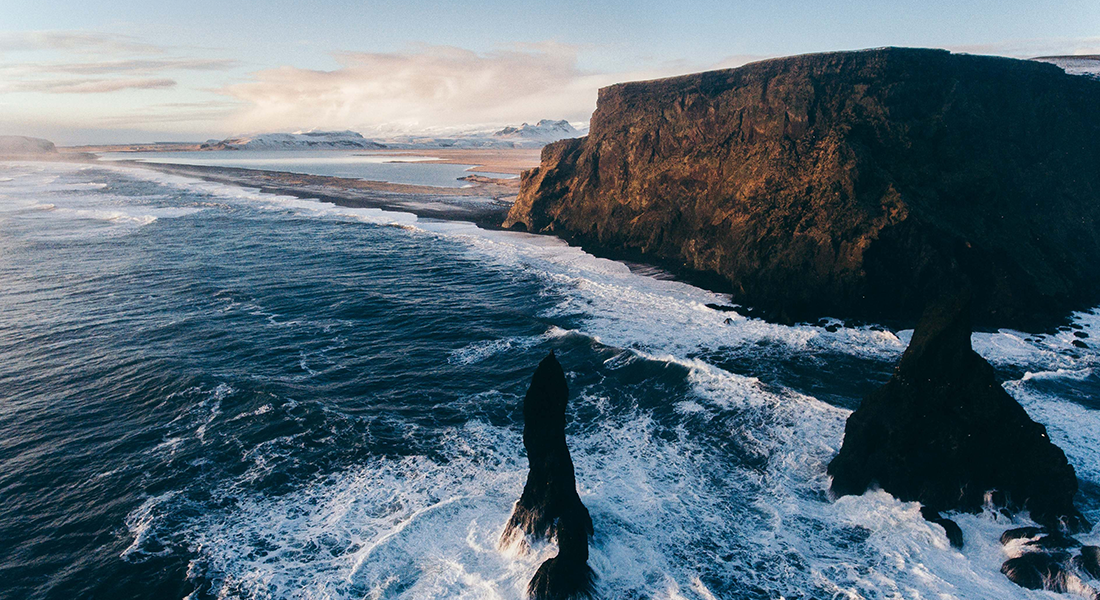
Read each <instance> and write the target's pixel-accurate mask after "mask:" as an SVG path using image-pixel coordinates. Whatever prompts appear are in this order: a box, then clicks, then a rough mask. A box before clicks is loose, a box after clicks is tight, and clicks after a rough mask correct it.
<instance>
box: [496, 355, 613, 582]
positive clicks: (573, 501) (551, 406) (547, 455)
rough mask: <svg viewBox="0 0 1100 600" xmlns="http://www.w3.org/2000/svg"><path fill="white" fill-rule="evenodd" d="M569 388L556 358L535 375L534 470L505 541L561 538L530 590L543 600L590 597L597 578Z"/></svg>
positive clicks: (530, 456) (528, 432)
mask: <svg viewBox="0 0 1100 600" xmlns="http://www.w3.org/2000/svg"><path fill="white" fill-rule="evenodd" d="M568 401H569V388H568V386H567V384H566V382H565V372H564V371H562V368H561V364H559V363H558V360H557V358H556V357H555V356H554V353H553V352H551V353H550V355H549V356H547V357H546V358H544V359H543V360H542V362H540V363H539V366H538V368H537V369H535V375H534V376H533V377H532V378H531V386H530V387H529V388H528V389H527V395H526V396H525V397H524V399H523V446H524V448H526V449H527V460H528V462H529V463H530V466H531V470H530V472H529V473H528V474H527V484H526V485H524V487H523V494H522V495H521V496H520V499H519V501H518V502H516V506H515V508H514V509H513V510H512V517H511V518H510V519H509V520H508V524H507V525H506V526H505V528H504V533H503V534H502V535H501V545H504V546H507V545H510V544H512V543H513V542H514V541H516V540H517V539H519V538H522V537H523V536H524V534H526V535H530V536H532V537H535V538H538V539H549V538H555V537H556V538H557V542H558V555H557V556H555V557H554V558H551V559H549V560H547V561H546V562H544V563H543V564H542V565H541V566H540V567H539V569H538V571H537V572H536V573H535V576H534V577H533V578H532V579H531V582H530V584H529V585H528V589H527V591H528V594H529V595H530V596H531V597H533V598H537V599H541V598H546V599H565V598H582V597H590V596H592V595H593V593H594V590H595V575H594V573H593V572H592V569H591V568H589V566H588V536H590V535H592V517H591V516H589V514H588V509H587V508H585V506H584V504H583V503H582V502H581V499H580V496H578V495H577V481H576V478H575V476H574V474H573V459H572V458H571V457H570V456H569V448H568V446H566V443H565V407H566V404H567V403H568Z"/></svg>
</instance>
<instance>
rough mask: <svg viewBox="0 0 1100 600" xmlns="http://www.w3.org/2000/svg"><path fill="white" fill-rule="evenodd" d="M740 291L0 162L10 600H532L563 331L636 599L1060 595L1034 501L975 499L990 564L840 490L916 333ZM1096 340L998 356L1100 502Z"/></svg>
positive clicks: (574, 444)
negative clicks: (870, 402) (517, 504)
mask: <svg viewBox="0 0 1100 600" xmlns="http://www.w3.org/2000/svg"><path fill="white" fill-rule="evenodd" d="M726 301H727V298H724V297H722V296H720V295H717V294H712V293H710V292H706V291H703V290H700V289H698V288H694V287H691V286H689V285H686V284H682V283H678V282H674V281H668V280H665V279H661V278H656V277H650V276H643V275H639V274H637V273H634V272H631V271H630V269H628V268H627V267H626V266H624V265H622V264H620V263H616V262H612V261H608V260H602V259H596V258H593V257H591V256H589V255H587V254H585V253H583V252H581V251H580V250H578V249H576V248H570V247H567V246H565V245H564V244H562V243H561V242H559V241H557V240H555V239H552V238H548V237H540V236H531V235H525V234H518V233H510V232H489V231H484V230H480V229H477V228H476V227H474V226H472V225H469V224H464V223H453V222H451V223H447V222H438V221H426V220H418V219H416V217H414V216H412V215H407V214H399V213H385V212H383V211H379V210H369V209H345V208H340V207H335V206H332V205H328V204H322V203H318V202H312V201H308V200H299V199H293V198H287V197H280V196H273V195H267V194H260V193H258V192H255V191H251V190H246V189H242V188H235V187H231V186H223V185H219V184H211V183H203V182H197V181H193V180H189V179H184V178H178V177H171V176H164V175H160V174H155V173H149V172H143V171H141V170H125V169H116V168H109V167H98V166H97V167H78V166H72V165H63V164H34V163H0V308H2V310H0V539H3V540H5V543H4V544H2V545H0V597H3V598H76V597H103V598H149V597H158V598H160V597H164V598H172V597H180V598H182V597H190V598H194V599H199V598H219V597H220V598H364V597H366V598H519V597H521V596H522V592H523V588H524V586H525V585H526V582H527V580H528V579H529V578H530V576H531V575H532V574H533V573H534V570H535V569H536V568H537V566H538V564H539V563H540V562H541V561H542V560H544V559H545V558H546V557H548V556H551V555H553V553H554V552H555V550H554V549H553V547H552V546H549V545H537V546H536V547H535V548H533V549H532V551H531V552H530V553H528V554H526V555H516V554H514V553H511V552H501V551H499V550H498V549H497V548H496V540H497V537H498V536H499V534H500V531H501V529H502V527H503V525H504V522H505V521H506V520H507V517H508V514H509V511H510V509H511V504H512V502H513V501H514V500H515V499H516V498H517V497H518V496H519V493H520V490H521V489H522V485H523V480H524V477H525V475H526V473H525V466H526V464H525V462H526V461H525V458H524V455H523V452H522V442H521V439H520V433H521V428H522V423H521V413H520V402H521V398H522V394H523V393H524V391H525V389H526V384H527V382H528V380H529V378H530V375H531V373H532V372H533V369H534V367H535V365H536V364H537V363H538V361H539V360H540V359H541V358H542V356H544V355H545V353H546V352H548V351H549V350H554V351H555V352H556V353H557V354H558V356H559V358H560V360H561V362H562V364H563V366H564V367H565V369H566V371H567V375H568V377H569V380H570V388H571V391H572V398H571V405H570V423H569V425H568V429H567V434H568V437H569V443H570V446H571V448H572V452H573V458H574V462H575V463H576V467H577V479H578V484H579V486H580V493H581V498H582V499H583V500H584V502H585V503H586V504H587V506H588V507H589V509H590V511H591V513H592V517H593V520H594V522H595V526H596V536H595V538H594V540H593V548H592V554H591V561H590V564H591V565H592V566H593V568H594V569H595V570H596V572H597V573H598V575H599V577H600V583H599V585H600V589H601V592H602V594H603V596H604V597H607V598H670V599H671V598H701V599H707V598H986V597H998V598H1050V597H1054V596H1051V595H1049V594H1046V593H1043V592H1029V591H1027V590H1023V589H1020V588H1017V587H1016V586H1014V585H1013V584H1011V583H1009V582H1008V581H1007V580H1006V579H1005V578H1004V577H1003V576H1002V575H1001V574H1000V573H999V571H998V569H999V566H1000V563H1001V562H1002V561H1003V560H1004V554H1003V551H1002V550H1001V548H1000V546H999V544H998V543H997V541H996V540H997V537H998V536H999V535H1000V533H1001V531H1003V530H1004V529H1005V528H1007V527H1009V526H1011V524H1012V523H1011V522H1009V521H1007V520H1005V519H1004V518H1003V517H1002V518H999V519H998V518H996V517H994V516H993V515H991V514H984V515H960V516H957V519H958V521H959V524H960V525H961V526H962V528H963V530H964V532H965V534H966V536H967V547H966V548H965V549H964V550H963V551H961V552H960V551H957V550H955V549H953V548H951V547H950V546H949V545H948V543H947V540H946V537H945V536H944V534H943V532H942V530H941V529H939V528H938V527H937V526H933V525H929V524H928V523H926V522H925V521H923V520H922V519H921V518H920V516H919V513H918V508H919V507H918V506H917V505H916V504H906V503H901V502H898V501H896V500H894V499H893V498H892V497H890V496H889V495H888V494H885V493H882V492H872V493H868V494H866V495H864V496H861V497H848V498H843V499H841V500H839V501H833V500H831V499H830V498H829V497H828V494H827V492H826V490H827V487H828V481H827V478H826V476H825V473H824V470H825V465H826V464H827V462H828V461H829V459H830V458H831V457H832V456H833V455H834V454H835V452H836V451H837V449H838V448H839V445H840V441H841V437H842V434H843V425H844V420H845V418H846V417H847V415H848V414H849V411H850V410H851V409H852V408H854V407H855V406H857V405H858V403H859V398H860V397H861V396H862V395H863V394H865V393H867V392H868V391H869V390H871V389H873V388H874V387H875V386H877V385H879V384H880V383H881V382H883V381H885V379H886V378H887V377H889V373H890V370H891V369H892V365H893V362H894V361H896V360H897V358H898V357H899V356H900V353H901V352H902V351H903V350H904V347H905V343H906V342H907V341H908V338H909V335H910V334H911V332H889V331H875V330H872V329H870V328H861V329H846V328H843V327H842V328H840V329H839V330H838V331H836V332H832V333H830V332H828V331H826V330H825V329H824V328H822V327H811V326H796V327H785V326H780V325H773V324H768V323H764V322H761V321H756V320H746V319H743V318H740V317H737V316H733V321H732V322H731V323H730V324H725V323H724V321H725V319H726V318H727V317H731V315H732V313H721V312H717V311H714V310H711V309H709V308H706V306H705V304H707V303H715V302H717V303H724V302H726ZM1098 314H1100V313H1089V314H1081V315H1078V318H1077V321H1078V322H1079V323H1080V324H1081V326H1082V327H1083V328H1084V329H1083V331H1085V332H1087V333H1088V334H1090V335H1091V336H1092V337H1093V338H1095V337H1096V336H1097V335H1100V316H1098ZM1073 339H1075V338H1074V337H1073V336H1072V335H1071V334H1070V333H1069V332H1065V333H1059V334H1056V335H1044V336H1029V335H1025V334H1020V333H1017V332H1011V331H1004V332H1000V333H996V334H978V335H975V336H974V343H975V348H976V349H977V350H978V351H979V352H980V353H981V354H982V355H983V356H985V357H986V358H988V359H989V360H990V361H991V362H993V364H994V365H995V366H996V367H997V369H998V371H999V373H1000V374H1001V375H1002V377H1004V378H1005V379H1006V380H1007V382H1006V387H1007V389H1008V390H1009V391H1010V392H1011V393H1012V394H1013V395H1014V396H1015V397H1016V398H1018V399H1019V400H1020V401H1021V403H1022V404H1023V405H1024V407H1025V408H1026V409H1027V410H1028V411H1029V413H1030V414H1031V415H1032V416H1033V417H1034V418H1036V419H1037V420H1039V421H1040V422H1043V423H1045V424H1046V425H1047V426H1048V428H1049V429H1050V433H1051V436H1052V438H1053V439H1054V440H1055V442H1056V443H1058V444H1059V445H1060V446H1061V447H1062V448H1063V449H1064V450H1065V451H1066V454H1067V455H1068V456H1069V458H1070V460H1071V462H1072V463H1073V464H1074V465H1075V466H1076V467H1077V471H1078V474H1079V477H1080V479H1081V483H1082V494H1081V497H1080V501H1081V505H1082V507H1083V508H1084V511H1085V513H1086V515H1087V516H1088V517H1089V518H1090V519H1091V520H1092V521H1093V522H1096V521H1097V520H1100V451H1098V450H1097V448H1100V418H1098V416H1100V413H1098V409H1100V405H1098V404H1097V401H1096V398H1097V397H1098V396H1097V390H1098V389H1100V379H1098V378H1097V375H1096V363H1097V354H1096V353H1095V352H1094V351H1092V350H1088V349H1086V350H1082V349H1078V348H1074V347H1073V346H1072V340H1073ZM1018 522H1019V523H1024V522H1026V519H1023V518H1021V519H1019V520H1018ZM1081 537H1082V539H1083V540H1085V541H1090V540H1091V541H1092V542H1093V543H1095V542H1096V541H1097V540H1098V538H1100V536H1098V535H1097V534H1096V533H1091V534H1088V535H1085V536H1081ZM1094 585H1095V582H1094Z"/></svg>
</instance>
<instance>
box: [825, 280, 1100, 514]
mask: <svg viewBox="0 0 1100 600" xmlns="http://www.w3.org/2000/svg"><path fill="white" fill-rule="evenodd" d="M970 334H971V332H970V325H969V300H968V298H967V296H965V295H962V296H958V297H954V298H950V299H948V300H943V301H940V302H937V303H934V304H933V305H931V306H930V307H929V309H928V310H927V311H926V312H925V315H924V317H923V318H922V319H921V321H920V323H919V324H918V325H917V328H916V331H915V332H914V333H913V339H912V341H911V342H910V344H909V347H908V348H907V349H906V351H905V354H904V355H902V358H901V361H900V362H899V363H898V365H897V367H896V368H895V371H894V375H893V377H891V379H890V380H889V381H888V382H887V383H886V385H884V386H883V387H881V388H879V389H878V390H876V391H875V392H873V393H872V394H871V395H869V396H868V397H867V398H865V399H864V400H863V403H862V404H861V405H860V407H859V408H858V409H857V410H856V411H855V412H853V413H852V415H851V416H850V417H848V423H847V426H846V427H845V430H844V443H843V446H842V447H841V449H840V453H839V454H838V455H837V456H836V458H834V459H833V461H832V462H831V463H830V464H829V468H828V472H829V474H830V475H832V477H833V481H832V490H833V492H834V493H835V494H836V495H838V496H842V495H846V494H861V493H863V492H864V491H865V490H867V489H868V488H869V487H871V486H872V485H874V484H878V485H879V486H881V487H882V489H884V490H886V491H887V492H890V493H891V494H893V495H894V496H896V497H897V498H899V499H901V500H905V501H917V502H921V503H922V504H923V505H924V506H925V507H926V509H928V510H929V511H935V512H939V511H945V510H958V511H967V512H977V511H980V510H981V509H982V508H983V507H984V506H985V505H986V504H987V502H993V503H994V504H996V505H1000V506H1001V507H1003V508H1004V509H1006V510H1007V511H1019V510H1024V509H1026V510H1029V511H1030V513H1031V517H1032V518H1033V519H1034V520H1035V521H1037V522H1039V523H1042V524H1044V525H1047V526H1048V527H1050V528H1052V529H1053V530H1062V529H1066V530H1069V531H1079V530H1082V529H1084V528H1087V527H1088V523H1087V522H1086V521H1085V520H1084V518H1083V517H1082V516H1081V514H1080V513H1079V512H1078V511H1077V509H1076V508H1075V507H1074V504H1073V500H1074V495H1075V494H1076V493H1077V477H1076V473H1075V472H1074V469H1073V467H1072V466H1071V465H1070V464H1069V462H1068V461H1067V460H1066V456H1065V454H1064V453H1063V452H1062V450H1061V449H1059V448H1058V447H1057V446H1055V445H1054V443H1052V442H1051V440H1050V437H1049V436H1048V435H1047V432H1046V428H1045V427H1043V426H1042V425H1040V424H1038V423H1036V422H1035V421H1032V420H1031V418H1030V417H1029V416H1028V415H1027V412H1025V411H1024V409H1023V407H1021V406H1020V404H1019V403H1017V402H1016V400H1014V399H1013V398H1012V397H1011V396H1009V395H1008V393H1007V392H1006V391H1005V390H1004V388H1003V387H1001V385H1000V383H998V381H997V380H996V378H995V377H994V373H993V367H992V366H991V365H990V364H989V363H988V362H986V361H985V359H983V358H982V357H981V356H979V355H978V354H977V353H976V352H974V350H973V349H972V348H971V345H970Z"/></svg>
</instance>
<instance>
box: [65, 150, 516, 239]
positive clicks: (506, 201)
mask: <svg viewBox="0 0 1100 600" xmlns="http://www.w3.org/2000/svg"><path fill="white" fill-rule="evenodd" d="M74 162H86V163H87V164H94V165H115V166H121V167H125V168H136V169H147V170H151V171H157V172H160V173H166V174H169V175H180V176H184V177H192V178H195V179H201V180H203V181H210V182H213V183H224V184H229V185H237V186H241V187H248V188H254V189H258V190H260V191H261V192H264V193H268V194H279V195H285V196H294V197H296V198H302V199H316V200H319V201H321V202H328V203H330V204H335V205H337V206H344V207H347V208H377V209H381V210H390V211H396V212H405V213H412V214H414V215H416V216H417V217H421V218H427V219H441V220H448V221H470V222H472V223H475V224H477V225H478V226H479V227H485V228H489V229H500V228H501V223H503V222H504V217H505V215H507V214H508V209H509V208H511V206H512V202H514V200H515V196H516V193H517V191H518V190H517V186H513V185H502V184H500V183H497V182H498V181H501V180H489V181H491V183H489V182H485V180H486V179H488V178H484V177H479V180H474V181H472V183H471V185H469V186H468V187H461V188H444V187H433V186H427V185H409V184H401V183H389V182H384V181H369V180H364V179H351V178H346V177H332V176H327V175H305V174H300V173H290V172H286V171H267V170H260V169H242V168H235V167H213V166H202V165H180V164H171V163H148V162H141V161H136V160H118V161H110V162H108V161H98V160H92V161H74Z"/></svg>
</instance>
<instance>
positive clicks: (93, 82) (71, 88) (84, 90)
mask: <svg viewBox="0 0 1100 600" xmlns="http://www.w3.org/2000/svg"><path fill="white" fill-rule="evenodd" d="M175 86H176V81H175V80H174V79H164V78H151V79H150V78H144V79H56V80H47V81H21V82H16V83H11V84H8V85H7V86H5V87H3V88H0V91H4V92H44V93H49V94H103V93H108V92H118V91H121V90H157V89H165V88H172V87H175Z"/></svg>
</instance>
